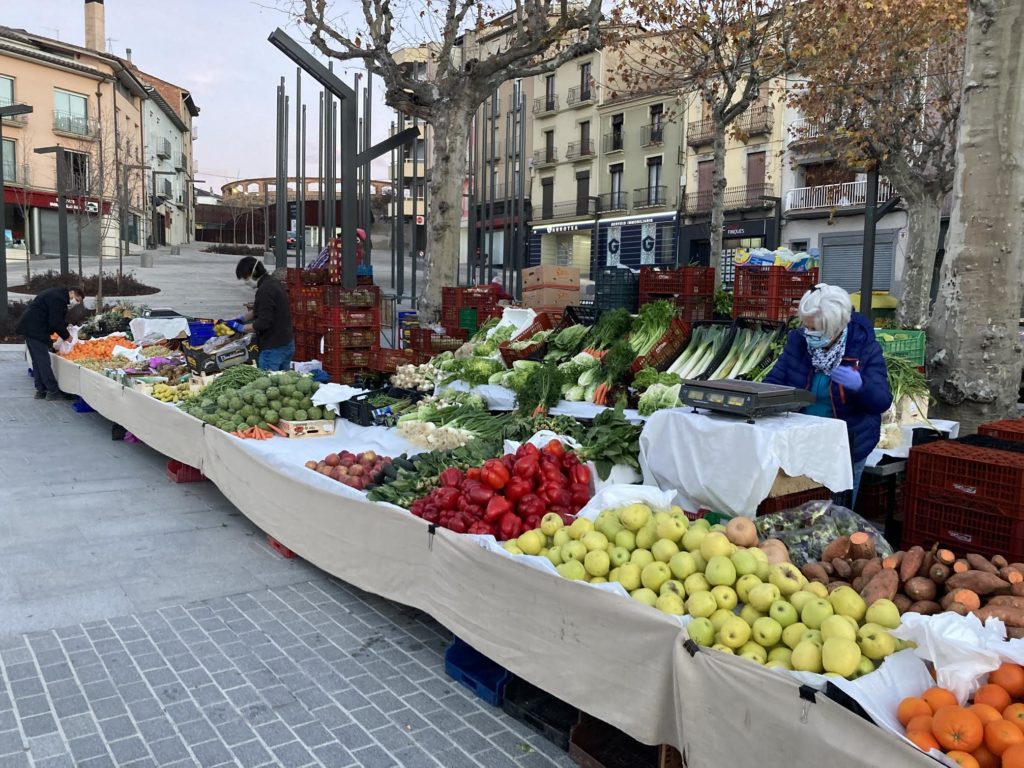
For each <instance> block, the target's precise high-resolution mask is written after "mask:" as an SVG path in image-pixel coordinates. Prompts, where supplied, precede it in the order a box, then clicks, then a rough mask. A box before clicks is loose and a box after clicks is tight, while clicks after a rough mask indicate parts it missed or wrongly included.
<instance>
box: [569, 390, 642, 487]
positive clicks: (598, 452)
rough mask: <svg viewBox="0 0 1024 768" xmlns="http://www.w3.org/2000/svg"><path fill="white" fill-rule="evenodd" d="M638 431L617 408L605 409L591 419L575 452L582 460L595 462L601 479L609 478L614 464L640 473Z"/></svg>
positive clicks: (637, 427)
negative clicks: (580, 445) (622, 465)
mask: <svg viewBox="0 0 1024 768" xmlns="http://www.w3.org/2000/svg"><path fill="white" fill-rule="evenodd" d="M640 431H641V428H640V427H639V426H637V425H635V424H631V423H630V422H629V421H627V420H626V418H625V416H623V414H622V408H621V407H620V406H616V407H615V408H608V409H607V410H604V411H602V412H601V413H599V414H598V415H597V417H596V418H595V419H594V422H593V424H592V425H591V427H590V429H588V430H587V432H586V434H585V435H584V436H583V439H582V440H581V443H582V447H581V448H580V450H579V451H578V452H577V453H578V455H579V457H580V460H581V461H593V462H594V465H595V466H596V467H597V474H598V477H600V478H601V479H602V480H607V479H608V475H609V474H611V471H612V467H613V466H615V465H616V464H624V465H626V466H628V467H632V468H633V469H636V470H639V469H640Z"/></svg>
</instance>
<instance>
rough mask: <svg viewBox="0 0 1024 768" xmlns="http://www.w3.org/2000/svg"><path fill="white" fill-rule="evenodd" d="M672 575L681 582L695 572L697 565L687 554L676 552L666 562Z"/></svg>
mask: <svg viewBox="0 0 1024 768" xmlns="http://www.w3.org/2000/svg"><path fill="white" fill-rule="evenodd" d="M668 567H669V568H671V569H672V575H673V576H675V577H676V578H677V579H679V580H680V581H682V580H683V579H685V578H686V577H687V576H689V575H690V574H691V573H696V572H697V563H696V561H695V560H694V559H693V555H691V554H690V553H689V552H677V553H676V554H674V555H672V557H671V558H670V559H669V561H668Z"/></svg>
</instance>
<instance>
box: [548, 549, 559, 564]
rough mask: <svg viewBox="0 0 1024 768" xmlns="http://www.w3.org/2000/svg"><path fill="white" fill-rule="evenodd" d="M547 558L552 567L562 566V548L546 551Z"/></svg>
mask: <svg viewBox="0 0 1024 768" xmlns="http://www.w3.org/2000/svg"><path fill="white" fill-rule="evenodd" d="M547 558H548V560H550V561H551V564H552V565H561V564H562V548H561V547H552V548H551V549H549V550H548V553H547Z"/></svg>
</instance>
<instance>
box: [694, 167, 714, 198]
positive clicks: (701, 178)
mask: <svg viewBox="0 0 1024 768" xmlns="http://www.w3.org/2000/svg"><path fill="white" fill-rule="evenodd" d="M714 175H715V161H714V160H701V161H700V162H699V163H697V206H696V210H697V211H710V210H711V182H712V179H713V178H714Z"/></svg>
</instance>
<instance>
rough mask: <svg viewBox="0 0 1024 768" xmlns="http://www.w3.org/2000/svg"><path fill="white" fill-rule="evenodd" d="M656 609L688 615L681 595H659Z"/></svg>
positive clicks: (678, 614) (676, 614)
mask: <svg viewBox="0 0 1024 768" xmlns="http://www.w3.org/2000/svg"><path fill="white" fill-rule="evenodd" d="M654 607H655V608H657V609H658V610H659V611H664V612H665V613H671V614H672V615H674V616H682V615H683V614H684V613H686V608H685V606H684V605H683V599H682V598H681V597H680V596H679V595H676V594H673V593H671V592H669V593H667V594H664V595H658V599H657V600H656V601H655V603H654ZM858 653H860V651H858Z"/></svg>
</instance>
